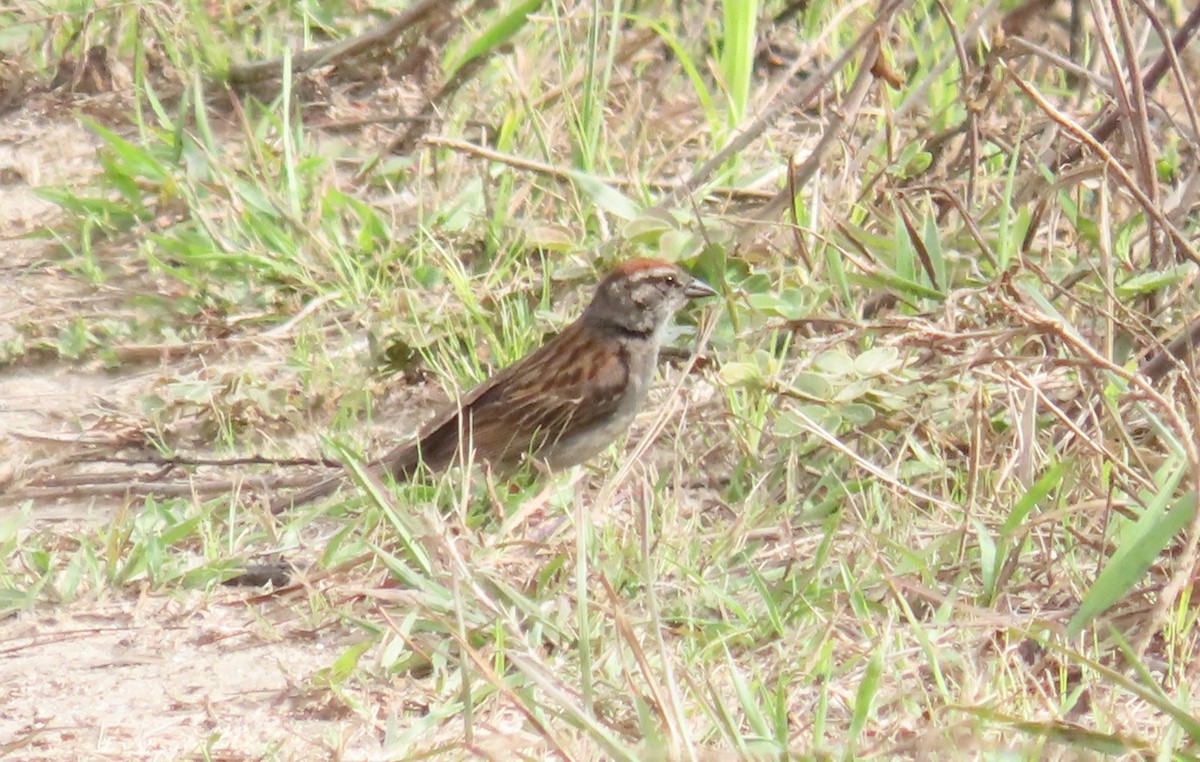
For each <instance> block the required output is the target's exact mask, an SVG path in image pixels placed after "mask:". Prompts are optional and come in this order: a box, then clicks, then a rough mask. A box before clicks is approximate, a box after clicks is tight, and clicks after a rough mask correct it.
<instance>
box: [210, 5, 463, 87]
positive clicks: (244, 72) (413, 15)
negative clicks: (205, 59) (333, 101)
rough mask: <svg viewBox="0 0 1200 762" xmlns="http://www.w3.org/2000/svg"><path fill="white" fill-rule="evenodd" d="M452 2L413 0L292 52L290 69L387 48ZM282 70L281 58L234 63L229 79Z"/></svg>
mask: <svg viewBox="0 0 1200 762" xmlns="http://www.w3.org/2000/svg"><path fill="white" fill-rule="evenodd" d="M453 5H454V0H417V2H416V3H414V4H413V5H411V6H410V7H408V8H406V9H405V10H403V11H401V12H400V13H399V14H397V15H396V16H394V17H392V18H390V19H388V20H387V21H384V22H383V23H381V24H379V25H378V26H375V27H373V28H372V29H370V30H368V31H366V32H363V33H362V34H360V35H358V36H356V37H351V38H350V39H348V40H340V41H338V42H335V43H331V44H329V45H323V46H321V47H317V48H310V49H308V50H300V51H297V52H295V53H292V54H291V59H292V72H293V73H299V72H302V71H307V70H308V69H311V68H313V67H316V66H321V65H324V64H328V63H333V62H334V61H339V60H343V59H346V58H350V57H353V56H357V55H361V54H362V53H365V52H367V51H370V50H374V49H375V48H382V47H387V46H388V45H391V44H392V43H393V42H395V40H396V38H397V37H399V36H400V35H401V34H403V33H404V32H405V30H407V29H409V28H410V27H413V26H415V25H416V24H418V23H420V22H421V21H423V20H425V18H426V17H427V16H429V15H430V14H431V13H433V12H434V11H437V10H441V11H442V12H448V11H449V10H450V7H451V6H453ZM282 73H283V59H282V58H272V59H270V60H268V61H253V62H250V63H234V64H231V65H230V67H229V82H230V83H231V84H234V85H248V84H253V83H255V82H261V81H263V80H267V79H271V78H274V77H278V76H280V75H281V74H282Z"/></svg>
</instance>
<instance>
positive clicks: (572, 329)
mask: <svg viewBox="0 0 1200 762" xmlns="http://www.w3.org/2000/svg"><path fill="white" fill-rule="evenodd" d="M628 381H629V364H628V358H627V356H626V354H625V350H624V347H623V346H622V345H621V344H620V342H619V341H617V340H616V339H615V338H613V337H611V336H607V335H595V333H594V332H592V331H585V330H582V329H581V326H580V325H579V324H578V323H573V324H571V325H570V326H568V327H567V328H566V329H564V330H563V332H562V333H560V334H559V335H558V336H556V337H555V338H553V339H551V340H550V341H549V342H548V343H547V344H545V345H544V346H542V347H541V348H540V349H538V350H537V351H535V352H533V353H532V354H530V355H527V356H526V357H524V358H522V359H521V360H519V361H518V362H517V363H516V364H514V365H511V366H509V367H508V368H506V369H505V370H502V371H500V372H499V373H497V374H496V375H495V376H493V377H492V378H490V379H488V380H487V381H484V382H483V383H482V384H480V385H479V386H477V387H475V388H474V389H472V390H471V391H470V392H469V393H468V394H467V395H466V396H465V397H463V399H462V401H461V403H460V406H458V407H455V408H451V409H450V410H449V411H447V412H446V413H445V414H443V415H441V416H439V417H438V418H436V419H434V420H433V421H431V422H430V424H429V425H428V426H427V427H426V428H425V429H424V430H423V431H422V434H421V437H420V440H419V441H420V450H421V457H422V458H423V459H424V461H425V462H426V463H427V464H429V465H430V466H431V467H433V468H442V467H444V466H445V465H447V464H449V462H450V461H451V460H453V459H454V457H455V456H456V454H457V452H458V449H459V432H460V430H461V429H462V428H463V427H462V425H461V422H460V416H459V411H460V410H464V411H467V412H468V414H469V416H470V420H471V421H472V422H473V424H474V428H473V432H472V438H471V441H472V442H473V444H474V447H475V451H476V453H477V454H478V455H479V456H480V457H481V458H484V459H487V460H490V461H492V462H493V463H495V464H502V463H511V462H514V461H516V460H517V459H519V458H520V457H521V455H523V454H524V453H532V454H533V455H535V456H536V455H539V453H540V451H541V450H543V449H545V448H547V447H548V446H550V445H552V444H553V443H554V442H555V441H557V440H558V439H559V438H560V437H562V436H564V434H569V433H571V432H578V431H582V430H587V429H588V428H589V427H591V426H594V425H596V424H597V423H599V422H603V421H605V420H608V419H610V418H611V417H612V416H613V415H615V414H616V413H617V411H618V408H619V406H620V404H621V401H622V399H623V397H624V395H625V393H626V391H627V389H628Z"/></svg>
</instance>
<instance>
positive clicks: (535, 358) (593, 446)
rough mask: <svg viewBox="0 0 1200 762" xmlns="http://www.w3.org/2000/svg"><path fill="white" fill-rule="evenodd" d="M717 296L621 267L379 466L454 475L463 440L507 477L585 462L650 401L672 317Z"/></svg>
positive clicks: (651, 269) (308, 493)
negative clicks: (565, 322) (547, 335)
mask: <svg viewBox="0 0 1200 762" xmlns="http://www.w3.org/2000/svg"><path fill="white" fill-rule="evenodd" d="M715 293H716V292H715V291H713V289H712V288H710V287H709V286H708V285H707V284H706V283H704V282H703V281H700V280H697V279H696V278H693V277H692V276H691V275H689V274H688V273H686V272H684V270H683V269H681V268H680V267H678V266H677V265H674V264H671V263H669V262H664V261H661V260H657V259H633V260H630V261H628V262H624V263H623V264H621V265H619V266H618V267H617V268H616V269H614V270H613V271H612V272H611V273H609V275H608V276H607V277H606V278H605V279H604V280H602V281H601V282H600V285H599V286H597V287H596V292H595V294H594V295H593V296H592V301H591V302H590V303H589V304H588V306H587V308H586V309H585V310H584V311H583V314H582V315H581V316H580V317H579V319H578V320H576V321H575V322H574V323H571V324H570V325H569V326H567V327H566V328H564V329H563V331H562V333H560V334H558V335H557V336H555V337H554V338H552V339H550V340H549V341H548V342H546V344H544V345H542V347H541V348H540V349H538V350H536V351H535V352H533V353H532V354H528V355H526V356H525V357H523V358H521V359H520V360H518V361H517V362H516V363H514V364H513V365H510V366H509V367H507V368H505V369H504V370H502V371H500V372H499V373H496V374H495V375H493V376H492V377H491V378H489V379H487V380H486V381H484V382H483V383H481V384H479V385H478V386H476V387H475V388H474V389H472V390H471V391H470V392H468V393H467V394H465V395H464V396H463V397H462V398H461V399H460V400H459V401H458V404H456V405H452V406H451V407H450V408H449V409H448V410H446V411H444V412H442V413H441V414H439V415H437V416H436V417H434V418H433V419H432V420H431V421H429V422H428V423H427V424H425V425H424V426H422V427H421V429H420V432H419V433H418V435H417V437H416V438H415V439H414V440H413V441H411V442H407V443H405V444H402V445H400V446H398V447H396V448H394V449H392V450H391V451H390V452H388V453H387V454H386V455H384V456H383V457H382V458H379V459H378V460H375V461H372V466H373V467H375V468H379V469H386V470H387V471H389V472H390V473H391V474H392V476H393V477H394V478H396V479H400V480H403V479H407V478H408V477H409V476H411V475H412V473H413V471H415V470H416V468H417V466H418V464H420V463H424V464H425V465H426V466H428V467H429V468H431V469H433V470H440V469H443V468H445V467H447V466H448V465H450V464H451V463H452V462H453V461H454V460H455V459H456V458H457V457H459V456H460V450H463V449H465V448H464V447H463V446H462V445H463V442H464V441H465V442H466V447H467V448H474V451H475V453H476V455H477V456H478V457H479V459H481V460H485V461H487V462H488V463H489V464H490V465H492V466H494V467H498V468H500V469H502V470H503V469H508V468H511V467H513V466H515V465H516V464H518V463H519V462H520V461H521V459H522V458H524V457H526V456H528V457H532V458H536V459H537V460H540V461H541V462H543V463H545V464H546V465H547V466H549V467H550V468H552V469H561V468H569V467H570V466H574V465H576V464H578V463H582V462H584V461H585V460H587V459H589V458H591V457H592V456H593V455H595V454H596V453H598V452H600V451H601V450H603V449H604V448H605V447H607V446H608V445H609V444H611V443H612V442H613V440H615V439H616V438H617V437H618V436H620V435H621V434H622V433H624V432H625V430H626V429H627V428H629V425H630V424H631V423H632V422H633V419H634V417H635V416H636V415H637V413H638V410H639V409H640V408H641V407H642V403H644V402H645V401H646V394H647V392H648V391H649V389H650V383H651V381H652V380H653V377H654V368H655V365H656V363H657V360H658V349H659V345H660V344H661V341H662V333H663V329H664V328H665V327H666V325H667V323H668V321H669V320H670V319H671V317H672V316H673V315H674V314H675V312H676V311H678V310H679V308H680V307H682V306H683V305H684V304H685V303H687V301H688V300H689V299H693V298H698V297H702V296H712V295H713V294H715ZM342 478H343V477H341V476H340V475H339V476H334V477H329V478H326V479H323V480H321V481H320V482H318V483H316V484H314V485H312V486H310V487H307V488H304V489H301V490H300V491H299V492H297V493H295V494H293V495H285V496H283V497H282V498H280V499H277V500H275V501H274V502H273V503H272V505H271V509H272V511H276V512H277V511H279V510H282V509H284V508H286V507H288V506H290V505H299V504H302V503H306V502H309V501H312V500H316V499H318V498H321V497H324V496H325V495H328V494H329V493H331V492H333V491H334V490H335V489H337V487H338V485H339V484H340V483H341V481H342Z"/></svg>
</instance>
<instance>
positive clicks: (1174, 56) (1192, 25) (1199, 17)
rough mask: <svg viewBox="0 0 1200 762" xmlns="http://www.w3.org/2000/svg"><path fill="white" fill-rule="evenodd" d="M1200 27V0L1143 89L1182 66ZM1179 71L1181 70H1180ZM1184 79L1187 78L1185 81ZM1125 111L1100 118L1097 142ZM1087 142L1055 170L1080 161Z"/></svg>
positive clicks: (1110, 131)
mask: <svg viewBox="0 0 1200 762" xmlns="http://www.w3.org/2000/svg"><path fill="white" fill-rule="evenodd" d="M1197 29H1200V3H1196V5H1195V6H1194V7H1193V8H1192V12H1191V13H1189V14H1188V17H1187V18H1186V19H1185V20H1184V22H1183V24H1182V25H1181V26H1180V27H1179V29H1178V30H1177V31H1176V32H1175V36H1174V37H1172V38H1171V44H1170V45H1169V46H1167V48H1166V49H1165V50H1164V51H1163V52H1162V53H1161V54H1160V55H1159V57H1158V58H1157V59H1155V61H1154V63H1152V64H1151V65H1150V66H1149V67H1148V68H1147V69H1146V71H1145V73H1144V74H1143V75H1142V89H1143V90H1144V91H1145V92H1147V93H1150V92H1152V91H1153V90H1154V88H1156V87H1157V86H1158V83H1159V81H1160V80H1162V77H1163V75H1164V74H1166V73H1167V69H1168V68H1170V67H1172V66H1173V65H1175V66H1177V65H1178V57H1179V52H1180V51H1181V50H1183V49H1184V48H1186V47H1187V46H1188V43H1190V42H1191V41H1192V37H1193V36H1195V34H1196V30H1197ZM1176 71H1178V69H1176ZM1181 81H1185V80H1182V79H1181ZM1121 117H1122V113H1121V112H1120V111H1119V110H1110V111H1109V112H1108V113H1107V114H1106V115H1105V116H1102V117H1100V119H1099V120H1098V121H1097V123H1096V126H1095V127H1093V128H1092V129H1091V130H1089V132H1090V133H1091V137H1092V139H1093V140H1094V142H1095V143H1103V142H1104V141H1106V140H1108V139H1109V137H1111V136H1112V134H1113V133H1114V132H1115V131H1116V129H1117V127H1118V125H1120V123H1121ZM1083 149H1084V146H1083V145H1076V146H1074V147H1073V148H1071V149H1070V150H1068V151H1067V152H1066V153H1064V154H1062V155H1061V156H1060V157H1059V158H1058V159H1056V160H1055V161H1053V162H1051V163H1050V170H1051V172H1057V171H1058V170H1059V169H1060V168H1061V167H1063V166H1065V165H1067V164H1071V163H1074V162H1076V161H1079V159H1080V158H1081V157H1082V156H1083Z"/></svg>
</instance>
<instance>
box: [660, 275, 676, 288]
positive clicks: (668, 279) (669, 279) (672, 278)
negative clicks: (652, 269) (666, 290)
mask: <svg viewBox="0 0 1200 762" xmlns="http://www.w3.org/2000/svg"><path fill="white" fill-rule="evenodd" d="M663 281H664V282H665V283H666V284H667V285H668V286H674V285H675V284H676V283H678V282H679V281H678V280H676V278H675V276H674V275H667V276H665V277H664V278H663Z"/></svg>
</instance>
